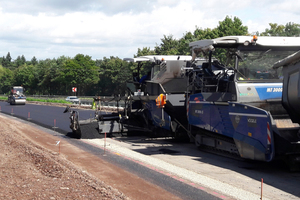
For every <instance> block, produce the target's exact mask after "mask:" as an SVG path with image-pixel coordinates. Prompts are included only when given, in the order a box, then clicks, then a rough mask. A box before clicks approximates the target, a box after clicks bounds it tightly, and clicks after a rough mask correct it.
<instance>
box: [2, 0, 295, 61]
mask: <svg viewBox="0 0 300 200" xmlns="http://www.w3.org/2000/svg"><path fill="white" fill-rule="evenodd" d="M71 2H72V3H71ZM21 4H22V6H19V5H21ZM299 8H300V3H298V2H292V1H290V0H289V1H283V2H282V1H258V0H256V1H250V0H245V1H242V2H241V1H234V0H233V1H232V0H231V1H229V0H210V1H197V0H179V1H178V0H177V1H176V0H155V1H137V0H124V1H116V0H110V1H108V0H105V1H103V0H102V1H96V0H87V1H74V0H72V1H71V0H68V1H59V0H44V1H39V0H28V1H26V4H24V2H23V1H20V0H15V1H3V0H0V26H1V27H2V31H1V32H0V41H1V49H0V56H5V55H6V54H7V52H10V53H11V55H12V57H13V58H14V57H17V56H18V55H25V57H26V58H27V59H28V60H29V59H31V58H32V57H33V56H36V57H37V58H38V59H45V58H54V57H59V56H61V55H65V56H70V57H74V56H75V55H76V54H78V53H83V54H87V55H90V56H92V57H93V59H101V58H103V57H104V56H106V57H108V56H118V57H120V58H123V57H131V56H133V54H135V53H136V52H137V49H138V48H142V47H151V48H153V47H154V46H155V45H156V44H159V43H160V42H161V41H160V38H162V37H163V35H170V34H172V35H173V36H174V37H175V38H177V39H179V38H181V37H182V36H183V35H184V34H185V33H186V32H187V31H194V30H195V27H196V26H197V27H200V28H203V29H205V28H215V27H217V25H218V23H219V21H223V20H224V19H225V17H226V15H228V16H232V17H234V16H237V17H238V18H239V19H241V20H242V22H243V25H246V26H248V30H249V32H250V33H252V32H255V31H259V32H262V31H264V30H265V28H269V27H268V23H270V22H271V23H278V24H284V25H285V24H286V23H287V22H290V21H291V22H295V23H299V15H300V13H299V10H300V9H299Z"/></svg>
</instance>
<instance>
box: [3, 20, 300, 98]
mask: <svg viewBox="0 0 300 200" xmlns="http://www.w3.org/2000/svg"><path fill="white" fill-rule="evenodd" d="M269 26H270V27H269V28H266V29H265V31H264V32H262V33H259V32H256V33H254V34H256V35H258V36H300V24H296V23H293V22H289V23H287V24H286V25H279V24H277V23H270V24H269ZM229 35H251V34H250V33H248V27H247V26H244V25H243V24H242V21H241V20H240V19H239V18H237V17H234V18H231V17H228V16H227V17H226V18H225V19H224V20H223V21H220V22H219V25H218V26H217V27H216V28H214V29H210V28H206V29H202V28H199V27H196V28H195V30H194V31H193V32H186V33H184V34H183V36H182V38H179V39H176V38H174V37H173V36H172V35H168V36H166V35H164V36H163V38H161V41H160V44H156V46H155V47H154V49H150V48H149V47H143V48H138V49H137V53H136V54H135V55H134V56H135V57H137V56H143V55H190V54H191V51H190V49H189V43H190V42H193V41H197V40H202V39H213V38H217V37H223V36H229ZM149 67H150V66H149V65H144V67H143V68H142V69H141V73H142V74H146V72H147V71H148V70H149ZM135 70H136V63H128V62H125V61H123V60H122V59H120V58H118V57H114V56H111V57H109V58H107V57H104V58H103V59H100V60H92V58H91V57H90V56H88V55H83V54H77V55H76V56H75V57H74V58H70V57H66V56H60V57H58V58H53V59H45V60H37V58H36V57H33V58H32V59H31V60H28V61H27V60H26V58H25V57H24V55H22V56H18V57H17V58H16V59H15V60H12V58H11V56H10V52H8V53H7V55H6V56H3V57H2V58H1V57H0V94H3V93H7V92H9V90H10V87H11V86H13V85H22V86H23V87H24V88H25V89H26V94H43V95H71V94H72V91H71V88H72V87H77V91H78V93H77V94H78V95H80V96H94V95H101V96H102V95H112V94H119V93H124V91H125V90H126V85H125V82H126V81H128V80H131V79H132V73H133V72H135Z"/></svg>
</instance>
